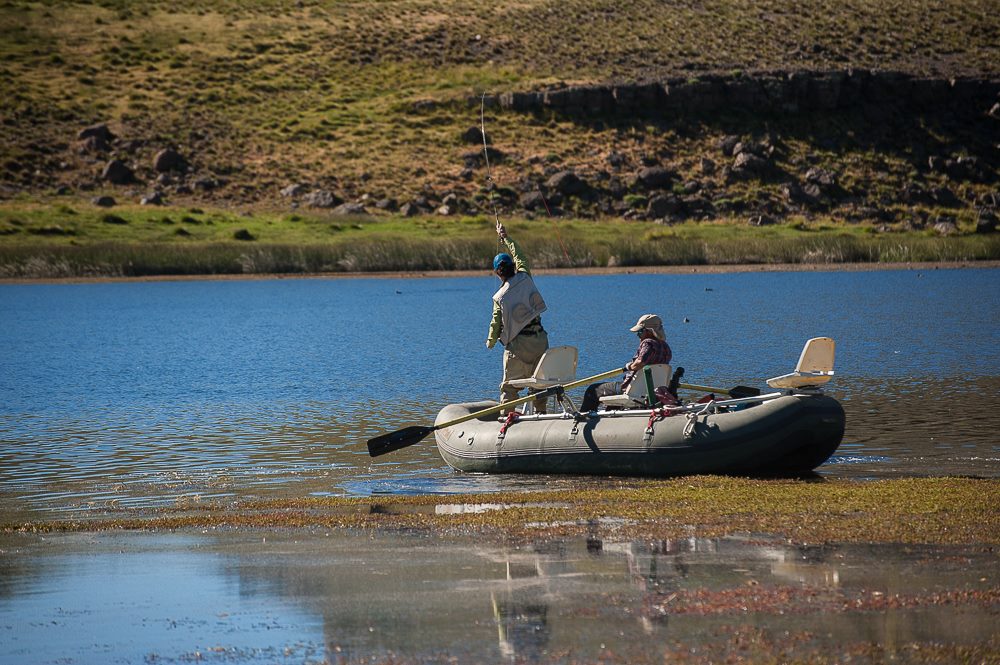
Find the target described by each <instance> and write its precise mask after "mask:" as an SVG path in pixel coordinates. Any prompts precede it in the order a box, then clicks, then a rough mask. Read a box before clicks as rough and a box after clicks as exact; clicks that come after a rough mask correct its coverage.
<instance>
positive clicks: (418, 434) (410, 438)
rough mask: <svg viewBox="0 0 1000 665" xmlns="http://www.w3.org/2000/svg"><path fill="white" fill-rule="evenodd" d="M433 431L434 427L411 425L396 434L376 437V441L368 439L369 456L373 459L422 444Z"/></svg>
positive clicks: (390, 433) (391, 433)
mask: <svg viewBox="0 0 1000 665" xmlns="http://www.w3.org/2000/svg"><path fill="white" fill-rule="evenodd" d="M433 431H434V428H433V427H427V426H426V425H411V426H410V427H404V428H403V429H400V430H396V431H395V432H389V433H388V434H382V435H381V436H376V437H375V438H374V439H368V454H369V455H371V456H372V457H378V456H379V455H385V454H386V453H391V452H392V451H394V450H399V449H400V448H406V447H407V446H412V445H413V444H415V443H420V442H421V441H422V440H423V438H424V437H425V436H427V435H428V434H430V433H431V432H433Z"/></svg>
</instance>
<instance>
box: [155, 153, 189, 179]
mask: <svg viewBox="0 0 1000 665" xmlns="http://www.w3.org/2000/svg"><path fill="white" fill-rule="evenodd" d="M187 167H188V163H187V160H186V159H184V156H183V155H181V153H179V152H177V151H176V150H173V149H172V148H166V149H164V150H161V151H159V152H158V153H156V156H154V157H153V170H154V171H156V172H157V173H166V172H167V171H181V172H183V171H186V170H187Z"/></svg>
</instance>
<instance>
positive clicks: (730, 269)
mask: <svg viewBox="0 0 1000 665" xmlns="http://www.w3.org/2000/svg"><path fill="white" fill-rule="evenodd" d="M996 268H1000V260H986V261H917V262H906V263H760V264H757V263H745V264H710V265H672V266H618V267H589V268H536V269H534V271H533V272H534V273H535V274H536V275H632V274H635V275H696V274H701V275H717V274H729V273H755V272H882V271H889V270H956V269H968V270H976V269H987V270H989V269H996ZM491 275H492V273H490V271H489V270H486V269H484V270H416V271H373V272H324V273H252V274H202V275H143V276H138V277H117V276H93V277H65V278H54V277H37V278H35V277H2V278H0V284H100V283H119V282H123V283H128V282H196V281H253V280H272V279H428V278H446V277H482V276H491Z"/></svg>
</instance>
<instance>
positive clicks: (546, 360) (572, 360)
mask: <svg viewBox="0 0 1000 665" xmlns="http://www.w3.org/2000/svg"><path fill="white" fill-rule="evenodd" d="M577 356H578V353H577V350H576V347H575V346H553V347H550V348H548V349H546V350H545V353H543V354H542V357H541V359H540V360H539V361H538V365H537V366H536V367H535V371H534V373H533V374H532V375H531V376H529V377H528V378H527V379H511V380H510V381H507V385H508V386H512V387H514V388H517V389H518V390H520V389H521V388H527V389H528V390H529V391H530V390H544V389H545V388H550V387H552V386H559V385H562V384H564V383H570V382H571V381H572V380H573V379H575V378H576V361H577ZM522 411H523V413H525V414H528V413H533V412H534V405H533V404H532V403H531V402H528V403H527V404H525V405H524V406H523V407H522Z"/></svg>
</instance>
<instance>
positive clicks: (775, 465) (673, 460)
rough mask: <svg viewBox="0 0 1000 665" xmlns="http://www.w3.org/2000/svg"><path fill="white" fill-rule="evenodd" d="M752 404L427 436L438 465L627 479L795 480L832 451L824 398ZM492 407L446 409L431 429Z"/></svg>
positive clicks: (469, 428)
mask: <svg viewBox="0 0 1000 665" xmlns="http://www.w3.org/2000/svg"><path fill="white" fill-rule="evenodd" d="M761 398H763V399H761ZM761 398H758V399H757V401H756V403H748V400H723V401H720V402H715V403H711V405H710V407H709V408H706V406H708V405H692V407H691V408H689V409H688V410H687V412H685V411H683V410H681V409H673V410H670V411H667V410H664V409H658V410H656V411H653V410H651V409H625V410H618V411H596V412H592V413H591V414H586V415H584V416H582V417H577V416H574V415H573V414H570V413H563V414H552V415H547V414H546V415H543V414H535V415H518V416H516V418H512V419H510V420H509V421H508V420H507V419H504V420H498V419H497V417H496V415H495V414H493V415H492V416H484V417H482V418H478V419H473V420H466V421H464V422H461V423H459V424H456V425H452V426H450V427H443V428H441V429H438V430H435V438H436V439H437V446H438V450H439V451H440V453H441V456H442V457H443V458H444V460H445V461H446V462H448V464H450V465H451V466H452V467H454V468H455V469H458V470H460V471H470V472H481V473H553V474H555V473H562V474H599V475H627V476H680V475H691V474H741V475H787V474H794V473H803V472H808V471H811V470H813V469H815V468H816V467H818V466H819V465H821V464H822V463H823V462H825V461H826V460H827V459H828V458H829V457H830V456H831V455H832V454H833V453H834V451H835V450H836V449H837V446H838V445H840V441H841V439H842V438H843V435H844V425H845V417H844V409H843V408H842V407H841V405H840V404H839V403H838V402H837V401H836V400H835V399H833V398H832V397H829V396H826V395H823V394H780V393H778V394H772V395H769V396H768V395H762V396H761ZM495 404H496V402H472V403H466V404H451V405H449V406H446V407H445V408H444V409H442V410H441V412H440V413H439V414H438V417H437V421H436V422H437V423H444V422H447V421H451V420H455V419H457V418H460V417H462V416H465V415H468V414H470V413H473V412H476V411H480V410H483V409H487V408H489V407H490V406H492V405H495Z"/></svg>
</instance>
